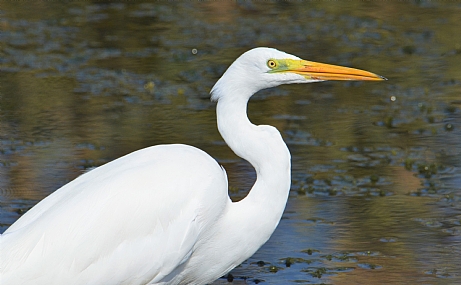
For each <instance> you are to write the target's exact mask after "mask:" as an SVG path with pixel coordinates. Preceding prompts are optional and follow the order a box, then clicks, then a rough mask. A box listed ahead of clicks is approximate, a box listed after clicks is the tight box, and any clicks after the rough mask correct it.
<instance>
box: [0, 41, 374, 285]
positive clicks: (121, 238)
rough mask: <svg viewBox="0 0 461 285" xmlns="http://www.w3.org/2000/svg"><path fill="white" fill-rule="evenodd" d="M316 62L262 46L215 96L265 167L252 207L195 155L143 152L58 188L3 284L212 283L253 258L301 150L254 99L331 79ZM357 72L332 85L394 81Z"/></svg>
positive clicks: (247, 154) (223, 118) (221, 122)
mask: <svg viewBox="0 0 461 285" xmlns="http://www.w3.org/2000/svg"><path fill="white" fill-rule="evenodd" d="M270 61H274V62H275V65H276V66H272V62H270ZM310 63H311V62H307V61H302V60H300V59H299V58H297V57H295V56H292V55H289V54H286V53H283V52H280V51H277V50H274V49H269V48H257V49H253V50H251V51H248V52H246V53H245V54H243V55H242V56H241V57H240V58H238V59H237V60H236V61H235V62H234V63H233V64H232V65H231V66H230V67H229V69H228V70H227V71H226V73H225V74H224V75H223V77H222V78H221V79H220V80H219V81H218V82H217V83H216V85H215V86H214V87H213V89H212V99H213V100H215V101H217V102H218V104H217V119H218V128H219V131H220V133H221V135H222V136H223V138H224V140H225V141H226V142H227V144H228V145H229V146H230V147H231V149H232V150H234V152H235V153H236V154H237V155H238V156H240V157H242V158H244V159H246V160H247V161H249V162H250V163H251V164H252V165H253V166H254V167H255V169H256V173H257V180H256V182H255V184H254V186H253V188H252V189H251V191H250V193H249V194H248V196H247V197H246V198H245V199H243V200H242V201H240V202H237V203H232V202H231V200H230V199H229V196H228V193H227V176H226V173H225V171H224V169H222V168H221V167H220V166H219V165H218V163H217V162H216V161H215V160H214V159H213V158H212V157H210V156H209V155H208V154H206V153H205V152H203V151H201V150H199V149H197V148H195V147H192V146H187V145H180V144H176V145H159V146H153V147H149V148H145V149H142V150H138V151H135V152H133V153H131V154H128V155H126V156H124V157H121V158H119V159H117V160H114V161H112V162H109V163H107V164H105V165H103V166H100V167H98V168H96V169H94V170H92V171H90V172H88V173H85V174H83V175H82V176H80V177H78V178H76V179H75V180H73V181H71V182H70V183H68V184H66V185H65V186H63V187H61V188H60V189H58V190H56V191H55V192H54V193H52V194H51V195H49V196H48V197H46V198H45V199H44V200H42V201H41V202H40V203H38V204H37V205H36V206H35V207H33V208H32V209H31V210H29V211H28V212H27V213H25V214H24V215H23V216H22V217H21V218H20V219H19V220H18V221H16V222H15V223H14V224H13V225H12V226H11V227H10V228H8V229H7V230H6V231H5V233H4V234H3V235H1V236H0V283H1V284H2V285H21V284H28V285H29V284H34V285H53V284H56V285H62V284H66V285H71V284H94V285H101V284H104V285H111V284H206V283H209V282H212V281H213V280H215V279H217V278H219V277H220V276H222V275H224V274H226V273H227V272H229V271H230V270H231V269H232V268H234V267H235V266H237V265H238V264H240V263H241V262H242V261H244V260H245V259H247V258H249V257H250V256H251V255H252V254H253V253H254V252H255V251H256V250H257V249H258V248H259V247H260V246H261V245H262V244H264V243H265V242H266V241H267V240H268V239H269V237H270V235H271V234H272V232H273V231H274V229H275V227H276V226H277V224H278V222H279V220H280V218H281V215H282V213H283V210H284V207H285V204H286V200H287V197H288V192H289V189H290V153H289V151H288V148H287V147H286V145H285V143H284V142H283V140H282V137H281V135H280V133H279V132H278V131H277V130H276V129H275V128H274V127H271V126H256V125H253V124H252V123H251V122H250V121H249V120H248V117H247V115H246V107H247V102H248V100H249V98H250V97H251V96H252V95H253V94H254V93H255V92H257V91H258V90H260V89H263V88H268V87H274V86H277V85H280V84H287V83H307V82H313V81H322V80H328V78H325V77H326V76H328V74H329V73H328V72H326V73H325V72H323V71H322V74H320V75H319V74H318V68H317V67H316V68H315V70H314V71H312V70H308V69H307V67H309V68H312V67H311V66H307V65H308V64H310ZM323 67H332V66H327V65H324V66H323ZM335 68H336V67H335ZM343 69H345V68H343ZM345 70H347V72H344V73H338V72H337V70H336V71H335V72H334V73H331V72H330V73H331V74H332V75H330V76H336V77H334V78H332V79H336V80H337V79H338V76H346V77H344V78H341V79H340V80H353V79H357V80H380V79H382V78H380V77H378V76H377V75H374V74H371V73H367V72H364V71H360V70H354V71H355V73H353V74H352V73H351V71H350V70H351V69H345ZM359 72H361V73H360V75H358V74H359ZM322 76H323V77H322ZM354 76H355V77H354ZM357 76H362V77H361V78H357Z"/></svg>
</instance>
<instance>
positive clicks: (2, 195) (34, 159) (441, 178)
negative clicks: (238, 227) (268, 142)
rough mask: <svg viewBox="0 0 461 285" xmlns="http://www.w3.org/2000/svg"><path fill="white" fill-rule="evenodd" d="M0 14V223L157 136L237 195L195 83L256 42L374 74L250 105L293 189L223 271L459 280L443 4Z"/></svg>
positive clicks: (241, 166) (278, 278)
mask: <svg viewBox="0 0 461 285" xmlns="http://www.w3.org/2000/svg"><path fill="white" fill-rule="evenodd" d="M0 15H1V17H0V26H1V28H2V34H1V35H0V42H1V56H0V72H1V77H0V80H1V81H0V232H3V231H4V230H6V228H7V227H8V226H9V225H11V224H12V223H13V222H14V221H15V220H16V219H18V218H19V216H20V215H21V214H22V213H24V212H25V211H27V210H28V209H29V208H30V207H32V206H33V205H35V204H36V203H37V202H38V201H40V200H41V199H43V198H44V197H45V196H47V195H48V194H50V193H52V192H53V191H54V190H56V189H57V188H59V187H60V186H62V185H64V184H65V183H67V182H68V181H70V180H72V179H74V178H75V177H77V176H78V175H80V174H81V173H83V172H84V171H87V170H88V169H91V168H93V167H96V166H99V165H102V164H104V163H106V162H108V161H110V160H113V159H115V158H117V157H119V156H122V155H124V154H127V153H129V152H131V151H134V150H137V149H140V148H143V147H147V146H150V145H155V144H162V143H186V144H190V145H194V146H197V147H200V148H201V149H203V150H205V151H207V152H208V153H209V154H210V155H212V156H213V157H215V158H216V159H217V160H218V161H219V162H220V163H221V164H223V165H224V167H225V168H226V170H227V173H228V175H229V179H230V189H231V196H232V198H233V199H234V200H238V199H241V198H242V197H244V196H245V195H246V193H247V191H248V189H249V188H250V187H251V185H252V183H253V182H254V179H255V173H254V171H253V169H252V167H251V166H250V165H249V164H248V163H246V162H245V161H243V160H241V159H240V158H238V157H236V156H235V155H234V154H233V153H232V151H231V150H229V149H228V147H227V146H226V145H225V144H224V143H223V141H222V138H221V137H220V135H219V133H218V132H217V129H216V123H215V111H214V107H215V106H214V104H213V103H211V102H209V95H208V92H209V90H210V88H211V87H212V86H213V84H214V82H215V81H216V80H217V79H218V78H219V77H220V76H221V75H222V73H223V72H224V70H225V69H226V67H227V66H228V65H229V64H230V63H231V62H232V61H233V60H234V59H235V58H236V57H237V56H239V55H240V54H241V53H242V52H244V51H246V50H248V49H250V48H253V47H256V46H270V47H275V48H278V49H280V50H283V51H286V52H289V53H292V54H296V55H298V56H300V57H303V58H305V59H309V60H315V61H321V62H327V63H333V64H340V65H347V66H353V67H357V68H361V69H366V70H370V71H372V72H376V73H378V74H381V75H383V76H386V77H387V78H389V81H387V82H366V83H361V82H359V83H357V82H349V83H344V82H324V83H316V84H308V85H297V86H284V87H279V88H277V89H271V90H265V91H262V92H260V93H258V94H257V95H256V96H255V97H254V98H253V99H252V101H251V102H250V104H249V107H248V109H249V117H250V119H251V120H252V121H253V122H254V123H255V124H270V125H273V126H276V127H277V128H278V129H279V130H280V132H281V133H282V135H283V137H284V139H285V141H286V142H287V144H288V146H289V148H290V151H291V153H292V161H293V182H292V190H291V193H290V198H289V201H288V205H287V209H286V212H285V214H284V217H283V219H282V221H281V222H280V225H279V227H278V228H277V230H276V232H275V233H274V235H273V236H272V238H271V239H270V240H269V242H268V243H267V244H266V245H265V246H263V247H262V248H261V249H260V250H259V251H258V252H257V253H256V254H255V255H254V256H253V257H252V258H250V259H249V260H248V261H246V262H244V263H243V264H242V265H241V266H239V267H237V268H236V269H234V270H233V271H232V272H231V273H232V275H233V276H234V277H235V280H236V281H242V280H246V282H247V283H248V284H255V283H259V284H322V283H324V284H419V283H421V284H456V283H461V275H460V273H459V268H461V259H460V258H459V256H460V254H461V211H460V210H461V99H460V94H461V93H460V92H461V72H460V68H459V66H461V31H460V29H458V26H459V21H460V20H461V19H460V16H459V15H461V5H460V4H459V3H458V2H447V1H439V2H434V1H431V2H429V1H414V2H407V1H405V2H402V1H399V2H397V1H375V2H360V1H344V2H339V3H338V2H335V3H334V4H333V3H331V2H329V1H310V2H271V3H266V2H264V3H263V2H241V3H235V2H222V1H219V2H207V3H203V2H173V3H168V2H152V3H150V2H146V1H132V2H126V3H125V2H122V3H113V4H108V3H101V2H99V1H95V2H89V1H78V2H73V3H62V4H60V3H48V2H43V1H32V2H27V3H18V2H4V3H3V4H2V8H1V10H0ZM255 234H257V233H255ZM221 282H225V280H221Z"/></svg>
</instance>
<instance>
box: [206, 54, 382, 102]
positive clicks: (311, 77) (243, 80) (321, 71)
mask: <svg viewBox="0 0 461 285" xmlns="http://www.w3.org/2000/svg"><path fill="white" fill-rule="evenodd" d="M325 80H386V78H384V77H382V76H379V75H376V74H374V73H371V72H368V71H364V70H360V69H355V68H349V67H343V66H337V65H330V64H324V63H318V62H313V61H307V60H303V59H300V58H299V57H297V56H294V55H291V54H288V53H285V52H282V51H279V50H276V49H273V48H262V47H260V48H254V49H252V50H249V51H247V52H245V53H244V54H242V55H241V56H240V57H239V58H237V59H236V60H235V61H234V62H233V63H232V65H231V66H230V67H229V68H228V69H227V70H226V72H225V73H224V75H223V76H222V77H221V78H220V79H219V80H218V82H216V84H215V85H214V86H213V88H212V89H211V100H213V101H218V100H219V99H221V98H222V97H225V96H242V97H245V99H249V98H250V97H251V96H252V95H253V94H254V93H256V92H258V91H259V90H262V89H265V88H270V87H275V86H278V85H282V84H293V83H311V82H318V81H325Z"/></svg>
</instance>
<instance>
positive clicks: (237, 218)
mask: <svg viewBox="0 0 461 285" xmlns="http://www.w3.org/2000/svg"><path fill="white" fill-rule="evenodd" d="M248 97H249V96H248ZM247 103H248V100H247V99H246V98H242V97H237V98H229V97H223V98H220V100H219V101H218V105H217V109H216V112H217V120H218V129H219V132H220V133H221V135H222V137H223V138H224V140H225V141H226V143H227V144H228V145H229V147H230V148H231V149H232V150H233V151H234V152H235V153H236V154H237V155H238V156H240V157H241V158H243V159H245V160H247V161H248V162H249V163H251V164H252V165H253V167H254V168H255V170H256V174H257V178H256V182H255V184H254V185H253V187H252V189H251V191H250V193H249V194H248V196H247V197H246V198H244V199H243V200H241V201H239V202H236V203H232V204H231V205H230V207H229V211H230V213H227V217H229V219H230V220H228V221H227V223H226V224H228V225H227V226H228V227H230V228H232V229H233V231H234V233H233V234H234V236H236V237H235V239H236V240H237V239H239V240H240V241H239V242H244V243H245V244H247V247H246V248H243V249H242V250H243V251H245V252H243V253H242V258H241V260H239V261H238V262H241V261H243V260H245V259H247V258H248V257H250V256H251V255H252V254H253V253H254V252H255V251H256V250H257V249H258V248H259V247H260V246H261V245H263V244H264V243H265V242H266V241H267V240H268V239H269V237H270V236H271V234H272V233H273V231H274V230H275V228H276V226H277V225H278V223H279V221H280V218H281V216H282V213H283V210H284V209H285V205H286V202H287V199H288V193H289V190H290V183H291V174H290V173H291V170H290V168H291V157H290V152H289V151H288V148H287V146H286V144H285V143H284V141H283V139H282V137H281V135H280V133H279V132H278V131H277V129H275V128H274V127H271V126H256V125H253V124H252V123H251V122H250V121H249V119H248V117H247V112H246V110H247ZM234 225H235V226H234ZM240 248H241V247H240ZM235 250H239V249H234V253H235ZM235 256H238V255H237V254H235Z"/></svg>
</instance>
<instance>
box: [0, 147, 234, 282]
mask: <svg viewBox="0 0 461 285" xmlns="http://www.w3.org/2000/svg"><path fill="white" fill-rule="evenodd" d="M228 203H229V198H228V195H227V178H226V175H225V173H224V171H223V170H222V169H221V167H220V166H219V165H218V164H217V162H216V161H215V160H214V159H212V158H211V157H210V156H209V155H207V154H206V153H204V152H203V151H201V150H199V149H197V148H194V147H191V146H186V145H161V146H155V147H150V148H146V149H143V150H140V151H136V152H133V153H131V154H129V155H126V156H124V157H121V158H119V159H117V160H114V161H112V162H110V163H108V164H106V165H103V166H101V167H99V168H96V169H94V170H92V171H90V172H88V173H86V174H84V175H82V176H80V177H78V178H76V179H75V180H73V181H72V182H70V183H68V184H67V185H65V186H63V187H62V188H60V189H58V190H57V191H56V192H54V193H53V194H51V195H50V196H48V197H47V198H45V199H44V200H43V201H41V202H40V203H39V204H37V205H36V206H35V207H34V208H32V209H31V210H30V211H29V212H27V213H26V214H24V215H23V216H22V217H21V218H20V219H19V220H18V221H17V222H16V223H14V224H13V225H12V226H11V227H10V228H9V229H7V230H6V232H5V233H4V234H3V235H1V236H0V252H1V257H0V281H1V282H2V283H1V284H2V285H10V284H15V285H16V284H18V285H19V284H48V285H50V284H147V283H152V284H155V283H156V282H160V281H162V280H163V279H164V277H165V276H167V275H168V274H169V273H171V272H172V271H173V270H175V271H176V273H175V275H177V276H178V277H177V279H176V280H180V278H181V274H177V273H178V272H177V271H178V268H180V267H181V264H184V263H185V262H186V261H187V259H188V258H189V256H190V255H191V254H192V253H193V251H194V250H195V246H196V245H195V242H196V241H197V240H199V239H201V238H202V235H203V234H204V233H205V232H207V231H208V230H209V228H210V227H213V225H214V223H216V221H217V220H218V219H219V218H220V215H221V214H222V211H223V210H224V209H225V207H226V205H227V204H228ZM172 283H174V282H172Z"/></svg>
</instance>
